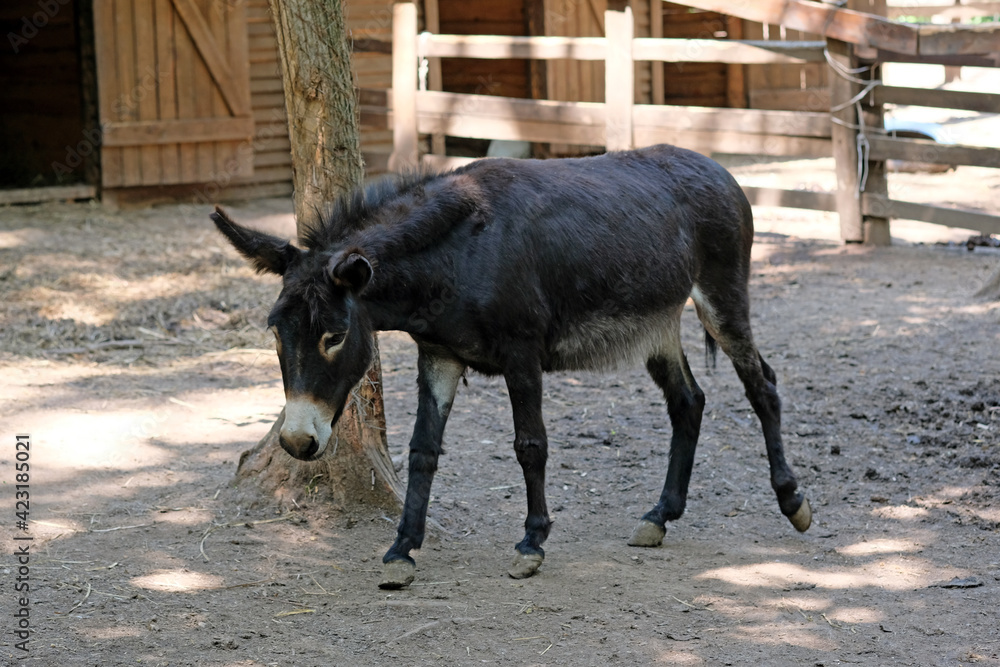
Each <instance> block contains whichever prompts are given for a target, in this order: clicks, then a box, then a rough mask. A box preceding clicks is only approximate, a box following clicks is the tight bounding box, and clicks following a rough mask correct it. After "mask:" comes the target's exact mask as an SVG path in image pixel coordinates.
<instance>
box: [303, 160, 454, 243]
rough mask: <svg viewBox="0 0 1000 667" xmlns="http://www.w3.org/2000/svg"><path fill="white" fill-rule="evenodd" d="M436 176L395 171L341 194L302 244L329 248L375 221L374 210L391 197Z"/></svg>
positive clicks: (321, 215) (323, 213) (306, 235)
mask: <svg viewBox="0 0 1000 667" xmlns="http://www.w3.org/2000/svg"><path fill="white" fill-rule="evenodd" d="M432 178H434V175H433V174H426V173H421V172H410V173H405V174H392V175H390V176H386V177H383V178H379V179H377V180H374V181H372V182H371V183H368V184H366V185H362V186H358V187H356V188H354V190H352V191H351V192H348V193H345V194H343V195H341V196H340V197H338V198H337V199H336V201H334V202H333V203H332V204H329V205H328V206H326V208H325V210H323V211H321V212H320V216H319V224H317V225H316V226H315V227H313V228H311V229H309V230H307V231H306V233H305V234H304V235H303V237H302V243H303V245H304V246H305V247H306V248H307V249H309V250H318V249H322V248H328V247H330V246H331V245H334V244H337V243H340V242H341V241H343V240H344V239H345V238H346V237H347V236H349V235H350V234H352V233H354V232H358V231H361V230H362V229H365V228H367V227H370V226H371V225H372V224H374V223H375V222H376V218H375V212H376V211H378V210H379V209H380V208H381V207H383V206H384V205H386V204H387V203H388V202H390V201H391V200H392V199H394V198H396V197H398V196H400V195H402V194H405V193H406V192H407V191H410V190H412V189H414V188H415V187H418V186H421V185H423V184H425V183H426V182H427V181H429V180H430V179H432Z"/></svg>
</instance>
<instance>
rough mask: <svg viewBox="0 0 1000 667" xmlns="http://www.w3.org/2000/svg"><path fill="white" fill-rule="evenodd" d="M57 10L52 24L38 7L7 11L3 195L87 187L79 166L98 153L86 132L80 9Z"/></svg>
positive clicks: (13, 4)
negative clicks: (78, 26) (47, 188)
mask: <svg viewBox="0 0 1000 667" xmlns="http://www.w3.org/2000/svg"><path fill="white" fill-rule="evenodd" d="M57 7H58V11H56V12H55V13H54V14H53V15H51V16H50V15H48V13H47V12H44V11H42V10H40V8H39V4H38V2H37V0H4V2H2V3H0V35H3V48H2V49H0V90H2V91H3V100H4V102H3V104H2V105H0V188H4V187H26V186H43V185H54V184H58V183H74V182H79V181H82V180H84V165H83V164H82V162H81V161H78V160H82V159H83V158H86V157H87V156H90V155H92V154H93V152H94V151H96V150H97V142H96V141H95V140H94V135H91V139H89V140H88V139H87V137H86V136H85V135H84V132H83V130H84V127H83V114H82V108H81V82H80V64H79V58H78V53H79V48H78V46H77V42H76V26H75V20H76V16H75V13H74V10H75V5H74V4H72V3H70V4H66V5H57ZM36 15H40V16H41V17H43V18H44V19H45V21H44V22H43V23H42V25H41V27H38V26H37V25H35V24H34V22H33V19H34V17H35V16H36ZM26 20H27V22H28V24H27V25H26V24H25V21H26ZM39 22H41V21H40V20H39ZM22 40H26V41H22ZM15 48H16V49H17V51H16V52H15V50H14V49H15ZM53 163H59V164H61V165H63V166H64V168H65V170H67V171H68V172H69V173H66V171H64V170H63V169H60V170H58V173H57V171H56V170H54V169H53V167H52V164H53Z"/></svg>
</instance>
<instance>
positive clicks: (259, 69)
mask: <svg viewBox="0 0 1000 667" xmlns="http://www.w3.org/2000/svg"><path fill="white" fill-rule="evenodd" d="M344 9H345V12H346V17H345V18H346V20H347V28H348V30H349V31H350V33H351V36H352V37H353V38H354V39H377V40H381V41H385V42H388V41H390V40H391V39H392V2H391V0H350V2H347V3H346V5H345V7H344ZM247 23H248V30H249V33H250V105H251V107H252V108H253V117H254V123H255V137H254V148H255V154H254V175H253V176H252V177H248V178H246V179H238V181H234V183H235V182H240V183H245V184H249V183H254V184H259V185H261V186H262V187H261V190H260V191H261V192H262V193H266V194H267V195H271V196H276V195H284V194H290V193H291V191H292V160H291V153H290V149H291V147H290V145H289V143H288V120H287V116H286V113H285V98H284V90H283V88H282V82H281V67H280V64H279V62H278V44H277V40H276V38H275V35H274V23H273V21H272V18H271V10H270V9H269V8H268V3H267V0H247ZM353 70H354V84H355V85H356V86H358V87H361V88H378V89H387V88H390V87H391V86H392V57H391V56H389V55H386V54H380V53H354V55H353ZM361 150H362V151H363V152H364V153H365V154H366V155H367V156H369V158H370V157H371V156H372V155H375V156H378V155H385V156H388V154H389V153H391V152H392V131H391V130H386V129H382V130H378V129H372V128H363V129H362V131H361ZM370 161H372V162H375V163H378V162H380V161H379V160H378V159H375V160H370ZM381 163H382V164H384V160H381ZM369 173H372V170H371V169H370V170H369Z"/></svg>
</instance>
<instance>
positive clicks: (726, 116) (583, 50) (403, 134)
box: [361, 0, 1000, 244]
mask: <svg viewBox="0 0 1000 667" xmlns="http://www.w3.org/2000/svg"><path fill="white" fill-rule="evenodd" d="M685 4H688V5H690V6H693V7H697V8H700V9H706V10H715V11H723V12H727V13H729V14H734V15H736V16H738V17H740V18H745V19H748V20H753V21H761V22H765V23H772V24H783V25H787V26H788V27H791V28H795V29H799V30H805V31H809V32H814V33H816V34H820V35H823V36H824V37H825V40H824V41H810V42H774V41H750V40H710V39H659V38H656V39H654V38H635V37H634V36H633V33H632V31H633V21H632V15H631V10H630V9H629V8H628V7H626V6H619V7H617V8H615V9H609V10H608V11H607V12H606V13H605V37H577V38H569V37H510V36H497V35H472V36H468V35H438V34H431V33H422V34H419V35H418V34H417V13H416V8H415V6H414V5H413V4H411V3H399V4H396V5H395V6H394V14H393V43H392V53H393V87H392V90H391V91H364V90H363V91H361V109H362V122H363V123H364V124H367V125H374V126H381V127H386V126H388V127H391V128H392V130H393V153H392V156H391V157H390V159H389V168H390V169H400V168H406V167H413V166H416V165H417V164H420V163H422V164H425V165H432V166H435V167H439V168H448V167H453V166H456V165H458V164H461V163H462V162H465V161H467V160H468V158H450V157H448V156H445V155H440V154H425V155H423V156H422V157H421V156H420V154H419V142H418V136H419V135H420V134H431V135H448V136H454V137H469V138H479V139H500V140H518V141H530V142H543V143H549V142H551V143H561V144H578V145H598V146H605V147H606V148H607V150H624V149H629V148H634V147H640V146H647V145H652V144H658V143H671V144H675V145H679V146H683V147H685V148H690V149H693V150H696V151H699V152H703V153H713V152H715V153H738V154H755V155H766V156H774V157H782V156H790V157H794V156H798V157H829V156H831V155H832V156H833V157H834V158H835V159H836V169H837V181H838V190H837V192H836V193H823V192H813V191H805V190H784V189H778V188H752V187H747V188H744V189H745V190H746V192H747V195H748V197H749V198H750V200H751V202H752V203H754V204H757V205H778V206H790V207H795V208H810V209H820V210H835V211H837V212H838V213H839V215H840V220H841V236H842V238H843V239H844V240H845V241H849V242H859V241H864V240H867V241H868V242H871V243H878V244H882V243H888V242H889V226H888V220H889V219H890V218H893V217H899V218H907V219H915V220H923V221H927V222H934V223H939V224H947V225H950V226H957V227H966V228H971V229H976V230H979V231H981V232H983V233H1000V217H995V216H992V215H987V214H984V213H980V212H973V211H965V210H959V209H954V208H944V207H937V206H930V205H926V204H916V203H911V202H903V201H897V200H893V199H890V198H889V197H888V194H887V181H886V173H885V161H886V160H888V159H902V160H918V161H921V162H935V163H943V164H949V165H977V166H987V167H1000V150H998V149H994V148H980V147H972V146H953V145H949V146H945V145H939V144H935V143H933V142H929V141H924V140H919V139H901V138H895V137H890V136H888V134H887V133H886V132H885V129H884V124H883V121H882V105H884V104H887V103H892V104H919V105H921V106H933V107H946V108H967V109H973V110H978V111H988V112H994V113H1000V95H997V94H987V93H959V92H951V91H942V90H924V89H910V88H896V87H888V86H883V85H881V82H880V81H879V80H878V74H879V69H878V68H879V63H881V62H887V61H902V62H926V63H938V64H949V65H979V66H983V65H987V66H1000V56H998V54H997V52H998V51H1000V30H998V29H997V28H995V27H992V28H990V27H987V28H981V27H978V26H977V27H968V26H955V25H949V26H911V25H905V24H900V23H895V22H892V21H888V20H886V19H884V18H881V17H878V16H874V15H871V14H864V13H861V12H853V11H850V10H844V9H837V8H835V7H833V6H831V5H822V4H820V3H817V2H811V1H809V0H762V1H761V2H758V3H729V2H723V1H722V0H688V1H687V2H686V3H685ZM434 58H484V59H499V58H525V59H535V60H553V59H577V60H603V61H604V62H605V90H606V91H607V94H606V100H605V102H603V103H594V102H556V101H550V100H528V99H514V98H504V97H495V96H488V95H470V94H458V93H447V92H441V91H431V90H427V89H426V88H427V85H426V81H424V82H421V81H420V78H421V77H420V76H419V73H420V72H421V71H427V69H428V68H427V66H426V62H427V59H434ZM637 60H648V61H660V62H721V63H728V64H767V63H804V62H823V61H826V62H828V63H829V66H830V68H831V77H830V80H831V84H830V102H829V103H830V109H829V110H826V109H824V110H817V111H768V110H758V109H722V108H709V107H682V106H666V105H645V104H634V103H633V99H634V95H633V85H634V84H633V82H634V74H633V72H634V62H635V61H637ZM438 145H441V142H438ZM859 154H860V156H861V159H860V160H859Z"/></svg>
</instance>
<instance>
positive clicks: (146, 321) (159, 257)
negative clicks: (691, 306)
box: [0, 162, 1000, 667]
mask: <svg viewBox="0 0 1000 667" xmlns="http://www.w3.org/2000/svg"><path fill="white" fill-rule="evenodd" d="M806 167H809V169H808V170H806ZM781 169H788V170H790V171H791V172H793V173H794V174H795V176H796V177H798V178H799V179H801V180H803V181H810V182H812V181H815V182H820V181H821V180H822V179H823V178H826V176H825V175H823V171H822V168H821V165H818V164H814V165H795V164H793V165H790V166H789V165H788V164H787V163H782V164H781V165H771V166H768V165H766V164H764V163H759V162H757V163H754V164H750V165H745V166H744V167H740V168H738V169H737V171H738V173H739V177H740V178H741V180H743V181H744V182H754V181H755V179H760V180H765V179H771V178H776V177H774V176H773V173H774V172H776V171H780V170H781ZM906 178H909V179H910V180H909V181H905V180H904V181H902V185H901V186H900V187H907V188H909V189H910V191H911V192H918V191H922V190H923V189H924V188H925V185H924V183H925V181H924V180H922V179H927V178H930V177H929V176H927V175H919V174H918V175H913V176H912V177H906ZM933 182H934V184H935V187H936V188H937V191H938V193H944V196H943V197H940V198H939V199H947V198H948V196H949V195H948V194H947V193H951V192H954V193H959V192H960V191H964V194H965V195H966V196H965V201H966V203H968V200H969V197H970V194H971V197H972V199H973V204H976V203H977V202H978V205H979V206H981V207H989V206H990V205H991V204H990V202H993V203H995V201H996V193H997V184H996V181H995V180H992V181H991V180H988V178H985V177H984V176H982V175H981V174H979V172H978V171H975V170H972V171H970V170H965V169H959V170H958V171H957V172H953V173H952V174H948V175H943V176H937V177H934V181H933ZM970 184H975V188H970ZM970 190H974V191H972V192H971V193H970ZM288 210H289V204H288V203H287V202H283V201H275V200H266V201H260V202H252V203H247V204H243V205H237V206H234V207H233V208H232V213H233V215H234V217H236V218H237V219H240V220H243V221H247V222H250V223H253V224H255V225H258V226H262V227H265V228H268V229H270V230H272V231H275V232H276V233H285V234H289V235H290V234H291V230H292V221H291V217H290V215H289V214H288ZM756 213H757V230H758V234H757V239H756V245H755V251H754V258H755V264H754V272H753V278H752V297H753V300H754V305H753V308H754V327H755V332H756V336H757V339H758V343H759V345H760V348H761V350H762V352H763V354H764V355H765V357H766V358H767V359H768V360H769V362H770V363H771V365H772V366H774V368H775V370H776V371H777V373H778V377H779V389H780V390H781V392H782V395H783V399H784V433H785V438H786V445H787V448H788V452H789V457H790V461H791V463H792V464H793V466H794V467H795V469H796V470H797V472H798V474H799V476H800V482H801V484H802V487H803V488H804V490H805V491H806V493H807V494H808V495H809V497H810V499H811V500H812V504H813V508H814V512H815V522H814V525H813V527H812V529H811V530H810V531H809V532H808V533H806V534H804V535H798V534H796V533H795V531H794V530H793V529H792V528H791V526H789V525H788V523H787V522H786V521H785V520H784V518H783V517H782V516H781V515H780V513H779V512H778V510H777V505H776V502H775V501H774V499H773V495H772V493H771V491H770V489H769V485H768V480H767V464H766V459H765V458H764V452H763V440H762V437H761V435H760V431H759V425H758V424H757V421H756V419H755V418H754V417H753V415H752V413H751V411H750V409H749V405H748V404H747V402H746V401H745V399H744V398H743V396H742V388H741V387H740V385H739V383H738V381H737V379H736V377H735V374H734V372H733V371H732V368H731V366H730V364H729V363H728V362H727V361H726V360H725V358H720V363H719V366H718V368H717V369H715V370H709V369H705V368H704V367H703V365H702V363H701V361H700V360H701V354H702V349H701V342H700V341H701V333H700V330H699V329H698V328H697V326H696V321H695V318H694V316H693V315H694V314H693V312H689V313H687V314H686V315H685V330H684V339H685V346H686V349H687V350H688V354H689V356H690V358H691V359H692V366H693V368H694V371H695V374H696V375H697V377H698V379H699V382H700V383H701V385H702V387H703V388H704V390H705V393H706V395H707V397H708V407H707V411H706V415H705V420H704V425H703V430H702V438H701V445H700V448H699V451H698V457H697V462H696V467H695V473H694V479H693V482H692V489H691V495H690V500H689V505H688V511H687V513H686V514H685V516H684V517H683V518H682V519H681V520H679V521H677V522H676V523H675V524H673V525H671V526H669V530H668V533H667V538H666V541H665V543H664V545H663V546H662V547H661V548H658V549H632V548H629V547H627V546H626V545H625V540H626V538H627V536H628V535H629V533H630V531H631V528H632V526H633V524H634V521H635V519H636V518H637V517H638V516H640V515H641V514H642V513H644V512H645V511H646V510H647V509H649V508H650V507H651V505H652V503H653V502H654V501H655V498H656V497H657V495H658V493H659V488H660V486H661V484H662V479H663V475H664V473H665V469H666V444H667V442H668V441H669V432H670V427H669V420H668V419H667V415H666V410H665V408H664V404H663V399H662V397H661V396H660V395H659V394H658V392H657V390H656V388H655V386H654V385H653V383H652V381H651V380H649V378H648V377H647V376H646V375H645V373H644V372H643V371H642V370H641V369H627V370H624V371H621V372H618V373H614V374H606V375H596V374H554V375H552V376H549V377H548V378H547V385H546V402H545V414H546V419H547V423H548V428H549V433H550V437H551V447H552V452H551V457H550V463H549V481H548V489H549V502H550V507H551V508H552V509H553V516H554V518H555V520H556V523H555V526H554V528H553V533H552V536H551V538H550V540H549V542H548V543H547V545H546V549H547V559H546V562H545V564H544V565H543V567H542V569H541V571H540V572H539V573H538V574H537V575H536V576H535V577H533V578H532V579H529V580H525V581H514V580H511V579H509V578H508V577H507V576H506V575H505V574H504V572H505V569H506V565H507V562H508V560H509V559H510V557H511V556H512V554H513V544H514V543H515V542H516V541H517V540H518V539H519V538H520V536H521V528H520V526H521V523H522V521H523V514H524V498H523V494H524V488H523V482H522V480H521V476H520V470H519V467H518V466H517V463H516V461H515V459H514V456H513V451H512V449H511V446H510V442H511V439H512V427H511V421H510V414H509V406H508V404H507V400H506V392H505V389H504V387H503V383H502V382H501V381H497V380H495V379H487V378H483V377H480V376H475V375H473V376H471V377H470V381H469V385H468V386H467V387H462V388H460V391H459V396H458V399H457V401H456V406H455V411H454V413H453V417H452V420H451V422H450V424H449V428H448V432H447V434H446V452H447V454H446V456H445V457H444V459H443V460H442V465H441V470H440V472H439V474H438V477H437V479H436V484H435V487H434V498H433V501H432V504H431V513H432V516H433V517H434V518H435V519H436V520H437V521H438V522H439V523H440V525H441V527H442V528H441V530H437V531H435V532H434V533H433V534H432V535H431V537H430V538H429V540H428V543H427V544H425V547H424V549H422V550H421V551H420V552H418V553H416V554H415V555H416V557H417V563H418V572H417V575H418V578H417V581H416V582H415V583H414V584H413V585H412V586H411V587H410V588H409V589H407V590H404V591H398V592H391V593H390V592H385V591H380V590H379V589H378V588H377V587H376V583H377V581H378V578H379V572H380V558H381V555H382V553H383V552H384V550H385V549H386V548H387V547H388V545H389V544H390V543H391V541H392V539H393V536H394V527H395V522H396V518H397V517H396V516H384V515H382V514H380V513H376V514H371V513H368V514H366V513H363V512H362V513H359V512H345V511H343V510H341V509H339V508H336V507H330V506H327V505H325V504H323V503H320V502H316V501H314V499H313V498H312V497H311V496H310V493H309V491H308V490H305V489H304V490H303V492H302V495H301V497H300V498H299V499H298V501H297V506H290V507H278V506H276V505H274V504H273V503H271V502H270V501H268V500H267V499H266V498H261V499H259V500H257V501H256V502H247V501H246V497H247V495H246V494H245V493H237V492H236V491H235V490H234V489H233V488H232V480H233V473H234V471H235V466H236V461H237V460H238V458H239V456H240V453H241V452H242V451H244V450H245V449H247V448H248V447H250V446H251V445H253V444H254V443H255V442H257V441H258V440H259V438H261V437H262V435H263V434H264V433H265V432H266V431H267V429H268V428H269V426H270V424H271V422H272V421H273V419H274V418H275V416H276V415H277V414H278V412H279V410H280V408H281V405H282V392H281V382H280V373H279V370H278V367H277V362H276V359H275V356H274V354H273V349H272V343H271V340H270V337H269V334H267V333H266V332H265V331H264V326H263V322H264V317H265V315H266V312H267V310H268V308H269V306H270V303H271V301H272V300H273V298H274V297H275V295H276V293H277V287H278V286H277V283H276V282H275V280H274V279H272V278H267V277H258V276H255V275H253V274H252V272H251V271H250V270H249V269H247V268H246V267H244V266H243V264H242V262H241V261H240V260H239V259H238V258H237V257H236V255H235V253H234V252H232V251H231V250H229V249H228V248H225V247H223V244H222V241H221V240H220V238H218V237H217V236H216V234H215V232H214V230H213V229H212V228H211V227H210V223H209V222H208V220H207V211H205V210H201V209H199V208H192V207H163V208H156V209H152V210H144V211H132V212H123V213H115V214H112V213H108V212H106V211H104V210H102V209H101V208H100V207H96V206H88V205H47V206H41V207H16V208H6V209H0V293H2V306H0V307H2V309H3V314H2V319H0V345H2V347H0V370H2V372H3V377H4V382H3V383H2V384H0V423H2V424H3V435H2V438H3V443H4V446H3V449H2V454H0V481H2V484H3V489H4V491H3V496H2V497H3V501H2V503H0V507H2V509H3V515H4V517H5V519H4V520H3V521H2V522H0V539H2V540H3V551H4V554H5V555H4V556H3V560H2V563H0V607H2V609H3V610H4V612H3V619H4V620H3V622H2V623H0V627H2V638H0V662H4V663H5V664H7V662H6V661H12V660H19V659H21V658H23V660H19V663H18V664H37V665H135V664H148V665H212V666H217V667H223V666H225V667H230V666H236V665H255V666H256V665H261V666H263V665H282V666H285V665H302V666H308V665H382V664H386V663H387V662H388V661H393V662H395V663H396V664H406V665H409V664H441V663H446V664H503V665H603V664H618V663H631V664H678V665H698V664H704V665H721V664H733V665H740V664H749V663H751V662H755V663H759V664H764V665H785V664H802V665H806V664H808V665H819V664H823V665H833V664H862V665H885V664H900V665H955V664H959V663H977V664H992V665H998V664H1000V629H998V628H1000V626H998V622H997V599H998V593H1000V496H998V494H1000V474H998V473H1000V449H998V443H1000V376H998V373H997V371H998V367H1000V362H998V359H997V355H996V349H997V343H998V339H997V338H998V337H997V331H998V328H997V325H998V323H1000V306H998V304H996V303H984V302H978V301H975V300H974V299H973V298H972V297H971V294H972V292H974V290H975V288H976V287H977V286H978V285H979V284H980V283H981V281H982V280H983V279H984V278H985V277H986V276H987V275H988V274H989V273H990V272H991V271H993V270H994V269H995V268H996V267H997V265H998V260H1000V255H998V254H996V252H994V251H990V250H983V249H977V250H976V251H975V252H972V253H970V252H967V251H966V250H965V249H964V247H962V246H961V245H956V244H961V243H962V242H964V241H965V239H966V238H967V237H968V236H969V234H970V233H971V232H970V231H968V230H948V229H944V228H939V227H933V226H930V225H921V224H918V223H905V222H896V223H894V224H893V235H894V242H895V243H894V246H893V247H891V248H884V249H872V248H864V247H856V246H851V247H844V246H842V245H841V244H840V243H839V242H838V241H837V240H836V239H837V223H836V220H835V218H834V216H832V215H828V214H821V213H810V212H805V211H793V210H787V209H786V210H777V209H761V210H759V211H757V212H756ZM938 241H941V242H944V243H945V244H944V245H935V242H938ZM948 242H952V244H951V245H948ZM112 341H118V343H114V342H112ZM121 341H134V342H133V343H122V342H121ZM381 342H382V349H383V368H384V370H385V377H384V390H385V396H386V406H387V418H388V429H389V431H388V433H389V442H390V448H391V453H392V454H393V455H397V456H398V455H399V454H401V453H403V451H404V449H405V445H406V441H407V439H408V432H409V429H410V426H411V424H412V420H413V413H414V411H415V392H414V391H413V389H414V380H415V375H416V370H415V354H414V350H413V347H412V344H411V343H410V342H409V341H408V339H407V338H406V337H405V336H402V335H399V334H392V333H390V334H385V335H383V336H382V339H381ZM19 433H25V434H30V436H31V450H30V465H31V469H30V475H31V476H30V521H29V524H28V530H27V531H20V530H18V529H17V527H16V521H17V520H18V518H17V517H16V510H17V508H16V507H15V498H14V491H15V489H14V484H15V483H16V479H15V474H16V471H15V470H14V466H15V463H16V458H15V434H19ZM403 474H405V471H403ZM15 536H22V537H23V536H30V537H32V538H33V541H31V542H30V564H29V567H30V592H29V599H28V604H27V609H28V610H29V612H30V626H31V630H32V633H33V634H32V635H31V639H30V642H29V644H28V649H29V650H28V651H27V654H25V652H23V651H21V650H20V649H19V648H18V647H17V646H16V644H17V642H18V641H20V640H18V639H17V638H16V637H15V635H12V634H11V632H12V631H13V630H15V629H16V619H14V618H13V616H12V614H13V613H14V612H15V611H17V610H18V609H20V606H21V605H20V603H19V600H18V598H19V595H18V594H16V593H15V592H14V585H15V584H16V583H17V577H18V576H19V569H18V568H19V565H18V563H17V561H16V558H15V557H14V556H13V555H10V554H12V553H13V552H14V551H15V549H16V548H17V547H18V546H21V545H23V544H24V543H25V542H23V541H21V542H15V541H14V539H13V538H14V537H15Z"/></svg>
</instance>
